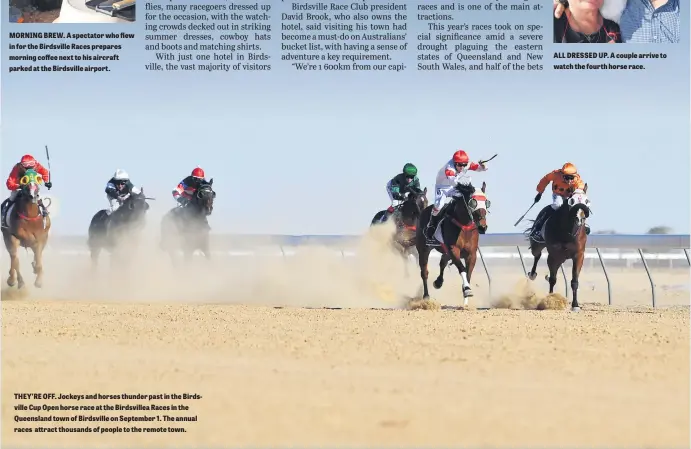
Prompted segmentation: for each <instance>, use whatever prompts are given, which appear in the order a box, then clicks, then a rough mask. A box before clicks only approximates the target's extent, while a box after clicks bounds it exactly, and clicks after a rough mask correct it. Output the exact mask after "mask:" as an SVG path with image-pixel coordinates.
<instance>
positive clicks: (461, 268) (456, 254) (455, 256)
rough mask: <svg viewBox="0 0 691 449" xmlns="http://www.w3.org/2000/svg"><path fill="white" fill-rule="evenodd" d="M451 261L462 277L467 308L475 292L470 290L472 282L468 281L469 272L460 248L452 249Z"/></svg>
mask: <svg viewBox="0 0 691 449" xmlns="http://www.w3.org/2000/svg"><path fill="white" fill-rule="evenodd" d="M451 260H452V261H453V264H454V265H456V268H457V269H458V274H460V275H461V280H462V282H463V287H462V288H463V307H467V306H468V298H470V297H472V296H473V290H472V289H471V288H470V281H468V270H467V267H466V266H465V263H464V261H463V260H462V259H461V249H460V248H459V247H458V246H454V247H453V248H452V249H451Z"/></svg>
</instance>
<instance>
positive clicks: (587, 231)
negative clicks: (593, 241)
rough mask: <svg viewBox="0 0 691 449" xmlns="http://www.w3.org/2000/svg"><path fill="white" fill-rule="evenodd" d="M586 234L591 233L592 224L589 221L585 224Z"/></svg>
mask: <svg viewBox="0 0 691 449" xmlns="http://www.w3.org/2000/svg"><path fill="white" fill-rule="evenodd" d="M585 235H590V225H589V224H588V223H586V224H585Z"/></svg>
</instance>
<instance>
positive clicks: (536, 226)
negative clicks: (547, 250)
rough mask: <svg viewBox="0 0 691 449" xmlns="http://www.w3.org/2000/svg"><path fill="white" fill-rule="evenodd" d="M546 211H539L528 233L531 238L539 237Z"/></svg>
mask: <svg viewBox="0 0 691 449" xmlns="http://www.w3.org/2000/svg"><path fill="white" fill-rule="evenodd" d="M547 215H548V210H541V211H540V213H539V214H538V216H537V217H535V221H534V222H533V230H532V232H531V233H530V234H531V236H532V237H540V231H541V230H542V225H543V223H544V222H545V219H546V218H547Z"/></svg>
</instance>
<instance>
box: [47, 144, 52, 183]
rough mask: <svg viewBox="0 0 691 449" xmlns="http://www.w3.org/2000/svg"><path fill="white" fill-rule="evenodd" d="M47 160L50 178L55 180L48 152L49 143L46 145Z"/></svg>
mask: <svg viewBox="0 0 691 449" xmlns="http://www.w3.org/2000/svg"><path fill="white" fill-rule="evenodd" d="M46 160H47V161H48V172H49V173H50V180H51V181H52V180H53V170H51V169H50V153H49V152H48V145H46Z"/></svg>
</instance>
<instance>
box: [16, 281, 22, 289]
mask: <svg viewBox="0 0 691 449" xmlns="http://www.w3.org/2000/svg"><path fill="white" fill-rule="evenodd" d="M22 288H24V282H20V283H18V284H17V290H21V289H22Z"/></svg>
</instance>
